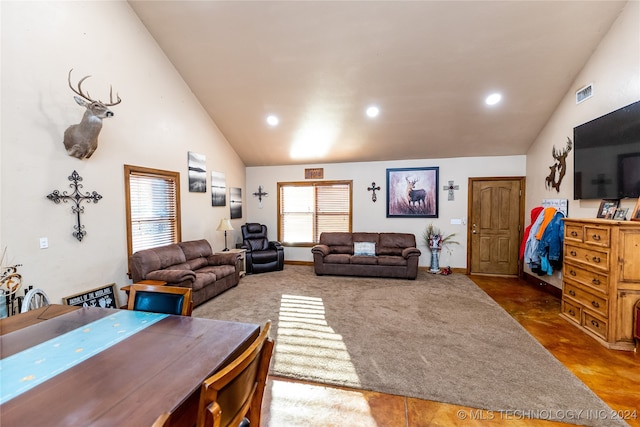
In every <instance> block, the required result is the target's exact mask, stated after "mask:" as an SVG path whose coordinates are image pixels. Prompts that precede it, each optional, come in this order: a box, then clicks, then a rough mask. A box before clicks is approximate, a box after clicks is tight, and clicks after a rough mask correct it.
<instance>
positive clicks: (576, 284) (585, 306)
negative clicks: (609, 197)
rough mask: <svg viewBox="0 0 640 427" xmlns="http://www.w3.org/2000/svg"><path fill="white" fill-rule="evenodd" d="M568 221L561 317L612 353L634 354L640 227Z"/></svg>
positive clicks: (639, 282)
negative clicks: (626, 352)
mask: <svg viewBox="0 0 640 427" xmlns="http://www.w3.org/2000/svg"><path fill="white" fill-rule="evenodd" d="M564 221H565V224H564V263H563V274H562V312H561V315H562V316H563V317H565V318H567V319H569V320H570V321H571V322H572V323H573V324H575V325H576V326H577V327H579V328H580V329H582V330H583V331H584V332H585V333H587V334H588V335H590V336H592V337H593V338H595V339H596V340H598V341H599V342H600V343H601V344H602V345H604V346H606V347H608V348H611V349H616V350H633V348H634V340H633V321H634V318H633V310H634V306H635V304H636V302H637V301H638V300H640V222H632V221H612V220H606V219H573V218H566V219H565V220H564Z"/></svg>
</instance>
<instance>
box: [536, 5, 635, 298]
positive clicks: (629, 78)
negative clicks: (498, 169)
mask: <svg viewBox="0 0 640 427" xmlns="http://www.w3.org/2000/svg"><path fill="white" fill-rule="evenodd" d="M590 83H593V87H594V91H593V93H594V95H593V97H592V98H590V99H587V100H586V101H583V102H582V103H580V104H577V105H576V101H575V92H576V91H577V90H578V89H580V88H582V87H584V86H586V85H588V84H590ZM638 100H640V2H638V1H630V2H629V3H628V4H627V6H626V7H625V9H624V10H623V12H622V13H621V15H620V16H619V17H618V19H617V20H616V22H615V23H614V24H613V26H612V27H611V29H610V31H609V32H608V33H607V35H606V36H605V37H604V38H603V40H602V41H601V42H600V45H599V46H598V48H597V49H596V51H595V52H594V53H593V55H592V56H591V58H590V59H589V61H588V62H587V64H586V65H585V67H584V68H583V70H582V71H581V72H580V74H579V75H578V77H577V78H576V79H575V81H574V83H573V85H572V86H571V88H570V89H569V91H568V92H567V93H566V95H565V96H564V98H563V100H562V102H561V103H560V104H559V105H558V108H557V109H556V111H555V112H554V114H553V116H552V117H551V118H550V120H549V122H548V123H547V125H546V126H545V127H544V129H543V130H542V132H540V135H539V136H538V138H537V139H536V141H535V142H534V144H533V145H532V146H531V149H530V150H529V152H528V153H527V199H526V206H527V208H526V209H527V215H526V218H527V225H528V224H529V214H528V212H530V211H531V209H532V208H534V207H535V206H539V205H540V202H541V200H542V199H545V198H560V199H568V200H569V217H572V218H595V217H596V214H597V210H598V207H599V205H600V200H573V171H574V169H573V152H571V153H570V154H569V156H568V157H567V174H566V176H565V177H564V180H563V181H562V184H561V186H560V192H556V191H555V190H553V189H552V190H548V189H546V187H545V177H546V176H547V175H548V173H549V166H552V165H553V158H552V156H551V152H552V149H553V147H554V146H555V147H556V149H561V148H563V147H564V145H565V143H566V141H567V137H569V138H571V139H572V140H573V128H574V127H576V126H578V125H580V124H582V123H585V122H588V121H589V120H592V119H595V118H596V117H600V116H602V115H604V114H607V113H609V112H611V111H613V110H616V109H618V108H621V107H623V106H625V105H628V104H631V103H632V102H635V101H638ZM635 202H636V200H635V199H634V200H623V201H622V202H621V207H629V208H633V207H634V206H635ZM526 271H529V270H528V269H526ZM543 280H545V281H547V282H548V283H551V284H553V285H555V286H558V287H561V286H562V277H561V274H560V273H556V274H554V275H553V276H544V277H543Z"/></svg>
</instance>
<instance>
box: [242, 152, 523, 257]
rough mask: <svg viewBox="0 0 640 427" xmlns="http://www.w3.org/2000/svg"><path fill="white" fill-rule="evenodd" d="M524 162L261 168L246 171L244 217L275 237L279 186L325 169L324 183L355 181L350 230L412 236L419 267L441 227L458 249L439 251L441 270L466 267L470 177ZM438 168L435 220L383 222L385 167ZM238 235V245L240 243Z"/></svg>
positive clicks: (290, 253)
mask: <svg viewBox="0 0 640 427" xmlns="http://www.w3.org/2000/svg"><path fill="white" fill-rule="evenodd" d="M525 163H526V159H525V157H524V156H506V157H474V158H453V159H421V160H406V161H392V162H367V163H335V164H314V165H296V166H265V167H248V168H247V178H246V182H247V196H246V198H245V200H246V203H245V204H246V206H247V217H248V218H250V219H251V221H255V222H260V223H263V224H266V225H267V227H268V229H269V237H270V238H272V239H274V240H275V239H276V238H277V229H278V228H277V183H278V182H292V181H304V180H305V179H304V170H305V168H318V167H321V168H324V179H325V180H353V230H354V231H375V232H378V231H390V232H403V233H413V234H415V236H416V240H418V245H419V248H420V250H421V251H422V256H421V257H420V265H421V266H428V265H429V264H430V258H429V250H428V248H426V247H425V245H424V244H423V242H422V234H423V232H424V229H425V228H426V227H427V225H428V224H429V223H433V224H434V225H436V226H438V227H440V229H441V230H442V231H443V232H444V233H445V234H449V233H456V236H455V240H457V241H458V242H459V243H460V246H453V247H452V248H453V251H452V253H451V254H449V253H448V251H447V250H444V251H442V253H441V257H440V265H441V266H447V265H450V266H451V267H454V268H466V265H467V259H466V256H467V255H466V254H467V249H466V248H467V226H466V225H465V224H466V219H467V205H468V201H467V194H468V179H469V178H470V177H489V176H492V177H493V176H524V175H525V174H526V168H525ZM427 166H437V167H439V178H440V183H439V189H438V198H439V217H438V218H387V217H386V214H387V213H386V212H387V211H386V204H385V203H386V191H387V188H386V176H387V175H386V170H387V168H415V167H427ZM448 181H454V183H455V184H456V185H459V186H460V189H459V190H456V191H454V193H455V196H454V197H455V200H453V201H448V200H447V195H448V191H446V190H443V188H442V187H443V186H444V185H446V184H447V183H448ZM372 182H375V183H376V186H380V188H381V189H380V191H378V192H376V193H377V195H378V200H377V202H375V203H374V202H372V201H371V192H370V191H367V188H368V187H371V183H372ZM259 185H262V187H263V191H266V192H267V193H269V196H267V197H265V198H264V199H263V204H264V207H263V208H262V209H259V208H258V199H257V197H254V196H252V193H254V192H256V191H258V186H259ZM452 219H463V220H465V224H462V225H452V224H451V220H452ZM240 239H241V236H240V235H237V236H236V240H237V241H240ZM285 260H296V261H312V260H313V257H312V256H311V248H299V247H287V248H285Z"/></svg>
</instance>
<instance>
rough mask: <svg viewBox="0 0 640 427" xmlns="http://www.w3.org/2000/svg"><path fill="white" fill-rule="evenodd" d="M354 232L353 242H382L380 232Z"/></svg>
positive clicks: (377, 243)
mask: <svg viewBox="0 0 640 427" xmlns="http://www.w3.org/2000/svg"><path fill="white" fill-rule="evenodd" d="M352 234H353V242H354V243H355V242H373V243H375V244H376V246H378V245H379V244H380V238H379V236H380V234H379V233H369V232H356V233H352Z"/></svg>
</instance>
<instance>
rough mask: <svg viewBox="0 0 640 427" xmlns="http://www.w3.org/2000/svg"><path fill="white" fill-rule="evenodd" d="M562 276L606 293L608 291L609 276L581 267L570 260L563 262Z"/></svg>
mask: <svg viewBox="0 0 640 427" xmlns="http://www.w3.org/2000/svg"><path fill="white" fill-rule="evenodd" d="M563 274H564V276H565V278H567V279H571V280H574V281H576V282H579V283H581V284H583V285H585V286H588V287H589V288H591V289H593V290H595V291H598V292H602V293H604V294H607V293H608V291H609V277H608V276H607V275H606V274H600V273H596V272H593V271H590V270H585V269H584V268H583V267H581V266H579V265H575V264H571V263H570V262H567V263H565V267H564V273H563Z"/></svg>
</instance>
